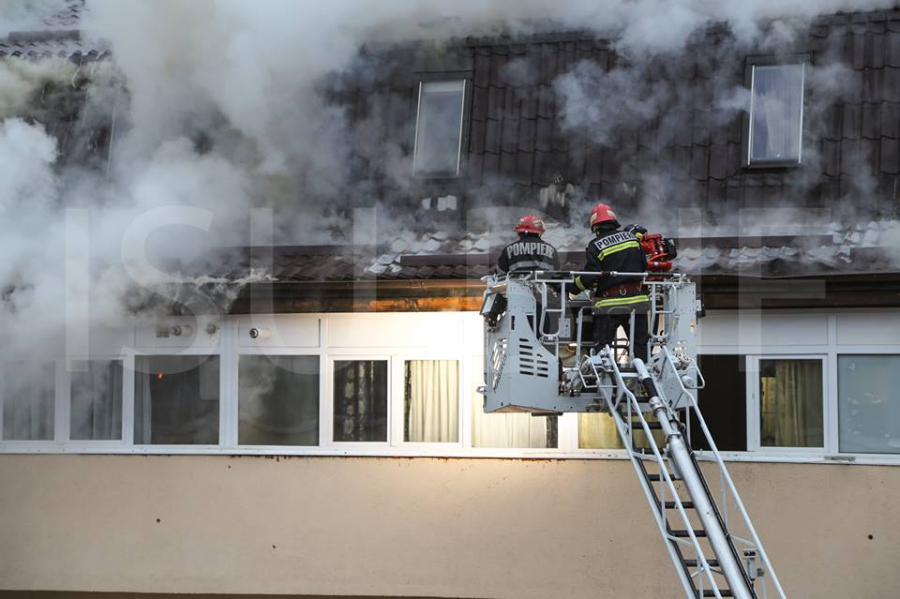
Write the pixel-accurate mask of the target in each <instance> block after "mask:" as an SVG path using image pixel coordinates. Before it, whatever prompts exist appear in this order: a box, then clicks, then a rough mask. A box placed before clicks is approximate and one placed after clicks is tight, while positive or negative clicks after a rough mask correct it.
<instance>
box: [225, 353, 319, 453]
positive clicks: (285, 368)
mask: <svg viewBox="0 0 900 599" xmlns="http://www.w3.org/2000/svg"><path fill="white" fill-rule="evenodd" d="M238 369H239V381H240V383H239V390H238V403H239V409H240V421H239V423H238V441H239V443H240V444H241V445H318V443H319V358H318V357H317V356H241V358H240V364H239V367H238Z"/></svg>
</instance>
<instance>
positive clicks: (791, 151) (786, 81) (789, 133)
mask: <svg viewBox="0 0 900 599" xmlns="http://www.w3.org/2000/svg"><path fill="white" fill-rule="evenodd" d="M751 68H752V69H753V75H752V81H753V83H752V87H753V89H752V90H751V101H750V102H751V103H750V106H751V109H750V121H751V122H750V163H751V164H753V163H760V162H799V161H800V144H801V139H802V127H803V123H802V118H803V74H804V65H802V64H794V65H774V66H753V67H751Z"/></svg>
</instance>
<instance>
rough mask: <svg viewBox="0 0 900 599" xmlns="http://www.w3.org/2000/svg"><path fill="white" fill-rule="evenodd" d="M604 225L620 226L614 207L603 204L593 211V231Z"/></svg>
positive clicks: (595, 207)
mask: <svg viewBox="0 0 900 599" xmlns="http://www.w3.org/2000/svg"><path fill="white" fill-rule="evenodd" d="M603 223H616V224H617V225H618V224H619V220H618V219H617V218H616V213H615V211H614V210H613V209H612V206H610V205H609V204H604V203H602V202H601V203H599V204H597V205H596V206H594V209H593V210H591V228H592V229H593V228H594V227H596V226H597V225H600V224H603Z"/></svg>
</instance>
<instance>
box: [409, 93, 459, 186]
mask: <svg viewBox="0 0 900 599" xmlns="http://www.w3.org/2000/svg"><path fill="white" fill-rule="evenodd" d="M464 97H465V81H427V82H423V83H422V89H421V93H420V95H419V122H418V123H417V126H416V152H415V157H414V161H413V164H414V167H413V170H414V171H415V174H416V175H420V176H426V177H453V176H456V175H457V174H459V160H460V156H459V154H460V138H461V135H462V122H463V120H462V119H463V98H464Z"/></svg>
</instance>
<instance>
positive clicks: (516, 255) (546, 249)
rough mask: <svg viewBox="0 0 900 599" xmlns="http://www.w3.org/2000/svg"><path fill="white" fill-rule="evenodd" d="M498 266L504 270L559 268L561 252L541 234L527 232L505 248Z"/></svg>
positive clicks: (498, 260)
mask: <svg viewBox="0 0 900 599" xmlns="http://www.w3.org/2000/svg"><path fill="white" fill-rule="evenodd" d="M497 267H498V268H499V269H500V270H501V271H503V272H514V271H533V270H559V253H558V252H557V251H556V248H555V247H553V246H552V245H550V244H549V243H547V242H546V241H544V240H543V239H541V236H540V235H536V234H534V233H525V234H524V235H520V236H519V240H518V241H514V242H512V243H511V244H509V245H508V246H506V247H505V248H503V252H501V253H500V257H499V258H498V259H497Z"/></svg>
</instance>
